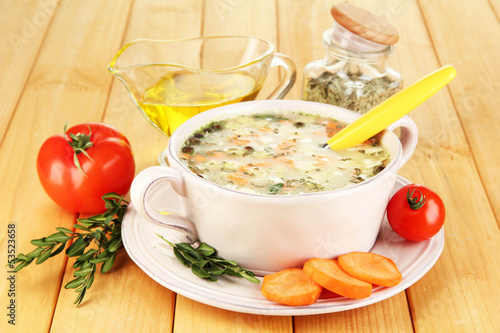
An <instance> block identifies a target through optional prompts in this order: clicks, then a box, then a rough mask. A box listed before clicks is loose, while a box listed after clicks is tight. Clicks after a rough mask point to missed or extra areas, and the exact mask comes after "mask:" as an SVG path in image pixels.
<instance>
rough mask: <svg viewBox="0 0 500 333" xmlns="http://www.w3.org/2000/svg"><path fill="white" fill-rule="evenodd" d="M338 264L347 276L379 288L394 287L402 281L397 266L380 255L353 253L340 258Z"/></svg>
mask: <svg viewBox="0 0 500 333" xmlns="http://www.w3.org/2000/svg"><path fill="white" fill-rule="evenodd" d="M338 262H339V265H340V267H341V268H342V269H343V270H344V271H346V273H347V274H349V275H351V276H353V277H355V278H357V279H360V280H361V281H365V282H369V283H373V284H377V285H379V286H383V287H394V286H396V285H398V284H399V283H400V282H401V279H402V276H401V272H399V270H398V267H397V266H396V264H395V263H394V262H393V261H392V260H391V259H389V258H386V257H384V256H381V255H379V254H375V253H371V252H351V253H347V254H344V255H341V256H339V258H338Z"/></svg>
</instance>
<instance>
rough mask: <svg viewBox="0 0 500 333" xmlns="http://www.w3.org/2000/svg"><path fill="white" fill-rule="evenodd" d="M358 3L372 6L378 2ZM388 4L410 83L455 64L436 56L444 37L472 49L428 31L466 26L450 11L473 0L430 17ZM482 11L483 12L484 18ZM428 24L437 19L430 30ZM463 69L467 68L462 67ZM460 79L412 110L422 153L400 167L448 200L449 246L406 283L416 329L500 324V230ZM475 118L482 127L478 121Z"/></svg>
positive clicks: (406, 5) (399, 62)
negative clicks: (459, 95) (455, 96)
mask: <svg viewBox="0 0 500 333" xmlns="http://www.w3.org/2000/svg"><path fill="white" fill-rule="evenodd" d="M357 3H362V4H364V5H365V6H369V3H371V2H369V1H362V2H361V1H359V2H357ZM387 4H388V6H387V7H386V8H385V9H386V13H388V14H389V15H390V17H391V19H392V20H393V22H394V24H395V25H396V26H397V27H398V29H399V31H400V33H401V40H400V42H398V44H397V49H396V52H395V54H394V57H395V60H396V61H395V67H396V68H398V69H400V70H401V72H402V74H403V77H404V78H405V80H406V83H407V84H410V83H412V82H415V81H416V80H418V79H419V78H420V77H422V76H424V75H426V74H428V73H430V72H431V71H433V70H435V69H437V68H438V67H440V66H442V65H445V64H448V63H451V64H453V65H455V62H454V61H453V59H452V58H450V59H447V60H443V59H441V57H439V53H438V58H439V59H438V58H436V49H434V47H438V44H440V43H441V42H442V43H443V44H442V45H447V46H446V49H448V50H454V51H453V53H454V54H455V55H456V54H463V55H464V56H466V55H467V52H466V50H465V49H464V50H463V51H457V48H456V47H455V46H453V44H448V43H449V41H448V40H446V41H445V40H442V41H436V40H434V39H433V40H431V39H430V37H429V33H430V36H432V38H434V36H435V35H439V34H443V35H447V36H448V35H453V34H455V33H456V32H457V31H458V30H461V29H459V27H458V26H455V27H453V25H452V24H451V23H452V21H454V22H456V24H458V22H460V26H462V25H463V24H464V23H463V22H464V21H461V20H460V19H458V17H459V16H460V15H459V13H458V12H456V13H450V10H454V8H462V9H461V10H460V12H461V13H462V15H469V14H470V12H469V10H468V9H466V7H464V6H462V7H461V6H460V5H458V4H454V6H444V5H443V8H442V12H441V13H439V10H437V8H434V9H433V10H429V11H428V12H427V15H425V16H424V18H425V21H424V18H423V17H422V16H421V15H419V14H418V13H419V12H420V10H419V7H418V4H417V2H416V1H404V2H401V3H399V6H396V7H394V6H393V7H389V4H390V2H388V3H387ZM438 7H439V6H438ZM485 12H487V10H486V8H483V10H482V11H481V13H482V14H484V13H485ZM424 13H425V11H424ZM466 13H467V14H466ZM482 19H483V18H479V17H478V18H477V20H478V21H480V20H482ZM430 21H434V22H437V21H440V22H441V24H440V25H439V27H438V26H437V25H436V26H435V27H432V26H431V25H430ZM426 26H427V27H430V30H429V31H427V30H426ZM457 38H458V37H457ZM474 38H476V37H474V35H472V34H471V35H470V36H468V37H467V38H466V39H464V37H460V42H458V41H457V43H463V44H467V43H470V40H471V39H474ZM443 48H444V46H443ZM437 51H439V49H437ZM458 65H460V64H458ZM457 70H458V72H459V73H460V72H461V70H460V68H458V69H457ZM473 78H474V74H473V73H471V72H469V73H465V77H464V79H463V81H465V82H469V81H470V80H473ZM460 82H462V79H460V74H459V76H458V77H457V79H455V80H454V81H453V82H452V83H451V84H450V85H449V88H447V89H444V90H443V91H441V92H439V93H438V94H436V95H435V96H434V97H432V98H431V99H429V100H428V101H427V102H425V104H423V105H421V106H420V107H418V108H417V109H416V110H414V111H412V112H411V113H410V116H411V117H412V118H413V119H414V120H415V122H416V123H417V125H418V127H419V132H420V134H419V135H420V138H419V144H418V146H417V150H416V152H415V154H414V155H413V157H412V158H411V159H410V161H409V162H408V163H407V165H405V166H404V168H403V169H402V171H401V173H402V174H403V175H404V176H406V177H407V178H408V179H410V180H412V181H414V182H416V183H422V184H425V185H427V186H429V187H430V188H432V189H434V190H435V191H436V192H437V193H439V194H440V195H441V197H442V198H443V200H444V202H445V205H446V208H447V219H446V224H445V249H444V251H443V254H442V256H441V258H440V259H439V261H438V263H437V264H436V265H435V266H434V267H433V268H432V269H431V270H430V271H429V273H427V274H426V275H425V276H424V277H423V278H422V279H421V280H420V281H419V282H417V283H416V284H415V285H413V286H412V287H411V288H409V289H408V291H407V295H408V301H409V304H410V308H411V313H412V319H413V325H414V328H415V330H416V331H417V332H427V331H430V330H438V331H465V332H470V331H497V330H498V322H497V321H496V320H495V319H493V318H495V314H496V313H499V311H500V310H499V307H498V302H497V301H496V299H498V297H499V285H498V283H497V279H498V277H499V276H500V268H499V267H500V265H499V264H500V261H499V258H498V256H491V253H496V252H498V251H499V249H500V243H499V231H498V226H497V224H496V221H495V217H494V215H493V212H492V210H491V206H490V204H489V202H488V198H487V196H486V193H485V191H484V188H483V183H482V182H481V179H480V178H479V176H478V169H477V168H476V161H475V159H473V158H472V155H471V150H470V148H469V146H468V141H469V142H470V140H468V138H467V140H466V137H465V134H464V131H463V128H462V125H463V122H462V123H461V122H460V120H459V118H458V117H457V109H458V110H459V112H460V108H459V107H458V105H457V103H456V101H455V103H454V100H452V98H451V96H450V94H449V92H450V91H451V92H452V93H453V91H454V89H456V88H455V87H456V85H457V84H459V83H460ZM456 106H457V109H456V108H455V107H456ZM475 126H476V127H475V128H476V129H477V128H479V124H477V123H476V124H475ZM464 127H465V126H464ZM473 151H476V147H474V148H473ZM474 157H475V156H474ZM472 197H474V200H471V198H472ZM471 224H472V225H473V227H471Z"/></svg>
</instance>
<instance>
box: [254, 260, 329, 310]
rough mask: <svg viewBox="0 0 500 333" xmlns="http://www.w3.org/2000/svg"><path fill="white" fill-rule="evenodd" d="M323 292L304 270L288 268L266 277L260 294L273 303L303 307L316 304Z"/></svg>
mask: <svg viewBox="0 0 500 333" xmlns="http://www.w3.org/2000/svg"><path fill="white" fill-rule="evenodd" d="M322 290H323V288H322V287H321V286H320V285H318V284H317V283H315V282H314V281H313V280H311V278H310V277H309V276H308V275H307V274H306V273H305V272H304V271H303V270H302V269H300V268H288V269H285V270H282V271H279V272H277V273H274V274H269V275H266V276H264V280H263V281H262V286H261V289H260V292H261V293H262V295H264V297H266V298H267V299H269V300H271V301H274V302H278V303H281V304H286V305H293V306H301V305H310V304H313V303H314V302H316V301H317V300H318V298H319V296H320V295H321V291H322Z"/></svg>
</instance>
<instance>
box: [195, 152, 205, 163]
mask: <svg viewBox="0 0 500 333" xmlns="http://www.w3.org/2000/svg"><path fill="white" fill-rule="evenodd" d="M193 160H195V162H198V163H201V162H205V161H206V160H207V159H206V157H205V156H203V155H200V154H196V155H194V156H193Z"/></svg>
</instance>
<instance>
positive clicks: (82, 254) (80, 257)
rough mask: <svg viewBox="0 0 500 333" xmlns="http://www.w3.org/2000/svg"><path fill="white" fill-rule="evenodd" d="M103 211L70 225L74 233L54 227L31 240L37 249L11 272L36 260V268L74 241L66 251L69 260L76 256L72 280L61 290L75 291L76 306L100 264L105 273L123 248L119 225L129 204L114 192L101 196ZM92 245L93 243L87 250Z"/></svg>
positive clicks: (21, 258) (21, 260) (15, 260)
mask: <svg viewBox="0 0 500 333" xmlns="http://www.w3.org/2000/svg"><path fill="white" fill-rule="evenodd" d="M102 198H103V200H104V202H105V207H106V212H105V213H103V214H99V215H94V216H91V217H88V218H83V219H77V222H78V223H76V224H74V225H73V228H75V231H72V230H70V229H67V228H63V227H59V228H56V230H57V231H58V232H57V233H54V234H52V235H50V236H47V237H43V238H40V239H34V240H32V241H31V244H32V245H34V246H37V248H36V249H35V250H33V251H31V252H30V253H28V254H26V255H25V254H23V253H20V254H19V255H18V256H17V258H16V259H14V262H13V264H17V266H16V267H15V269H14V271H16V272H18V271H20V270H21V269H23V268H24V267H26V266H28V265H30V264H31V263H32V262H33V261H34V260H35V259H36V264H37V265H39V264H41V263H43V262H45V260H47V259H48V258H51V257H53V256H55V255H57V254H59V253H61V252H62V251H63V249H64V248H65V247H66V243H67V242H68V241H69V240H70V239H74V241H73V243H72V244H71V246H69V247H68V248H67V249H66V255H67V256H68V257H77V258H76V261H75V263H74V264H73V268H74V269H75V271H74V272H73V276H74V277H75V278H74V279H73V280H71V281H69V282H68V283H67V284H66V285H65V286H64V288H66V289H76V292H77V293H78V296H77V298H76V300H75V302H74V304H76V305H77V306H78V305H80V303H81V302H82V301H83V298H84V297H85V293H86V292H87V290H88V289H89V288H90V287H91V286H92V283H93V282H94V277H95V272H96V270H97V266H98V265H99V264H101V273H106V272H108V271H109V270H110V269H111V268H112V267H113V264H114V262H115V258H116V253H117V251H118V250H119V249H120V247H122V237H121V224H122V220H123V216H124V214H125V211H126V210H127V206H128V202H127V201H125V200H123V197H122V196H119V195H118V194H116V193H109V194H106V195H104V196H103V197H102ZM91 244H96V245H97V248H95V247H93V248H90V249H89V250H87V247H89V246H90V245H91Z"/></svg>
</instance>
